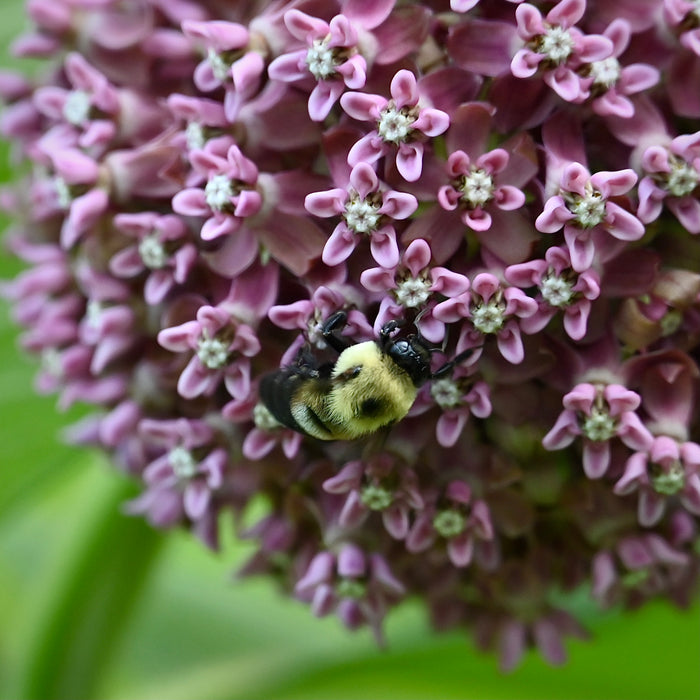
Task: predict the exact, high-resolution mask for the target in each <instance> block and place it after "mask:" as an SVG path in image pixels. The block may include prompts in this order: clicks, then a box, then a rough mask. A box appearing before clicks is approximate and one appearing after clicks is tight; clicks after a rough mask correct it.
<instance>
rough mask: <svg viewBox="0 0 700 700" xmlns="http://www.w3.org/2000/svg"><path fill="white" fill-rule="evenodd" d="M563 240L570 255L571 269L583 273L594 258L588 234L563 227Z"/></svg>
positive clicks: (593, 249) (592, 246)
mask: <svg viewBox="0 0 700 700" xmlns="http://www.w3.org/2000/svg"><path fill="white" fill-rule="evenodd" d="M564 240H565V241H566V245H567V246H568V249H569V254H570V255H571V267H572V268H573V269H574V270H575V271H576V272H585V271H586V270H588V269H589V268H590V267H591V265H593V259H594V258H595V245H594V243H593V239H592V238H591V236H590V232H588V231H582V230H580V229H577V228H574V227H573V226H565V227H564Z"/></svg>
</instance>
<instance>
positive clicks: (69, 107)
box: [63, 90, 92, 126]
mask: <svg viewBox="0 0 700 700" xmlns="http://www.w3.org/2000/svg"><path fill="white" fill-rule="evenodd" d="M91 104H92V99H91V97H90V94H89V93H87V92H85V90H73V91H72V92H69V93H68V96H67V97H66V102H65V104H64V105H63V116H64V117H65V119H66V121H67V122H68V123H70V124H74V125H75V126H80V125H81V124H84V123H85V122H86V121H87V120H88V116H89V115H90V107H91Z"/></svg>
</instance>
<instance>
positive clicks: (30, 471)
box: [0, 0, 700, 700]
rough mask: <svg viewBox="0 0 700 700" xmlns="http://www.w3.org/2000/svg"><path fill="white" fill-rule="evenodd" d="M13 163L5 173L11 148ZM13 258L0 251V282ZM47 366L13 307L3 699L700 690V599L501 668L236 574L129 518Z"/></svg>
mask: <svg viewBox="0 0 700 700" xmlns="http://www.w3.org/2000/svg"><path fill="white" fill-rule="evenodd" d="M24 26H25V21H24V19H23V14H22V3H20V2H17V0H12V2H8V0H5V2H4V3H3V9H2V24H1V26H0V48H2V51H1V52H0V53H1V54H2V58H0V66H2V67H4V66H8V65H17V64H16V62H14V61H12V60H11V59H10V58H9V57H8V56H7V47H8V45H9V43H10V38H11V37H12V36H15V35H16V34H17V33H18V32H19V31H20V30H21V29H22V28H23V27H24ZM0 161H1V166H0V167H1V169H2V171H1V176H2V180H3V181H6V180H8V179H10V178H11V177H12V173H11V167H10V166H9V165H8V163H7V147H6V145H3V146H2V150H1V152H0ZM0 223H1V224H2V228H3V229H4V228H5V227H6V226H7V223H8V222H7V220H6V219H2V220H1V221H0ZM18 269H19V266H18V264H17V263H16V261H14V260H11V259H10V258H9V257H7V255H5V254H4V253H3V254H1V255H0V278H5V279H6V278H8V277H11V276H12V275H13V274H15V273H16V271H17V270H18ZM34 371H35V364H34V362H32V361H31V360H30V359H28V358H26V357H24V356H23V355H22V353H21V352H20V351H19V350H18V347H17V329H16V328H15V327H14V326H13V324H12V323H11V321H10V314H9V309H8V307H7V305H6V304H1V305H0V438H1V442H0V444H1V447H0V699H1V700H29V699H32V700H33V699H35V698H37V699H38V698H43V699H46V700H48V699H53V698H57V699H60V700H87V699H88V698H90V699H91V700H147V699H150V698H153V699H154V700H155V699H158V700H178V699H180V698H182V699H183V700H192V699H193V698H197V699H198V700H215V699H221V700H234V699H236V698H247V699H249V700H255V699H256V698H261V699H262V698H265V699H267V700H278V699H279V700H281V699H283V698H284V699H290V700H291V699H295V698H299V699H301V698H305V699H312V698H335V699H337V700H341V699H343V698H352V699H354V700H361V699H363V698H372V699H373V698H377V699H389V698H402V699H404V700H419V699H420V700H433V699H438V698H440V699H445V700H449V699H452V698H454V699H460V700H469V699H483V700H486V699H495V698H523V699H526V698H533V699H534V698H538V699H546V700H569V699H571V700H594V699H595V700H645V699H648V700H692V699H694V698H700V664H699V662H700V624H699V623H700V606H698V605H697V604H696V605H695V607H694V608H693V609H692V610H690V611H685V612H681V611H678V610H676V609H674V608H672V607H671V606H669V605H666V604H663V603H659V604H655V605H652V606H649V607H648V609H645V610H643V611H641V612H639V613H636V614H632V615H626V616H620V615H597V614H596V615H593V616H590V617H589V618H588V620H587V624H588V627H589V628H590V630H591V632H592V633H593V636H594V639H593V641H591V642H589V643H583V642H578V641H573V642H569V643H568V650H569V655H570V660H569V663H568V665H567V666H565V667H563V668H557V669H552V668H550V667H548V666H546V664H544V662H542V661H541V660H540V659H539V657H538V656H537V655H536V654H534V653H531V654H529V655H528V656H527V657H526V659H525V661H524V663H523V664H522V666H521V667H520V668H519V669H518V670H517V671H515V672H514V673H512V674H510V675H507V676H503V675H501V674H499V672H498V668H497V662H496V660H495V659H494V658H492V657H490V656H485V655H483V654H481V653H479V652H477V651H476V650H475V649H474V648H473V646H472V644H471V642H470V641H469V640H467V639H466V637H465V636H464V635H462V634H458V633H451V634H444V635H435V634H433V633H432V632H431V631H430V629H429V627H428V623H427V620H426V617H425V615H424V613H423V611H422V610H421V608H420V606H419V605H418V604H417V603H410V604H408V605H406V606H405V607H404V608H403V609H402V610H400V611H398V612H397V613H394V614H393V615H392V616H391V617H390V618H389V621H388V626H387V638H388V641H389V649H388V650H387V651H380V650H378V649H377V648H376V646H375V644H374V641H373V639H372V637H371V635H370V634H369V632H367V631H360V632H358V633H349V632H347V631H345V630H344V629H343V628H342V627H341V625H340V623H339V622H338V621H337V620H335V619H324V620H316V619H314V618H313V617H311V615H310V613H309V612H308V610H307V609H306V608H305V607H304V606H302V605H301V604H299V603H297V602H295V601H292V600H287V599H283V598H281V597H280V596H278V594H277V593H276V591H275V590H274V587H273V585H272V584H270V583H268V582H266V581H262V580H256V581H245V582H233V581H232V577H231V572H232V571H233V569H234V568H235V565H236V564H237V563H238V562H240V561H242V560H243V559H244V558H245V557H246V555H247V553H249V551H250V550H249V548H248V545H245V544H241V543H236V542H235V541H233V538H231V537H229V538H228V541H226V542H225V543H224V547H223V549H222V552H221V553H219V554H218V555H214V554H212V553H210V552H208V551H207V550H205V549H204V547H202V546H201V545H200V544H199V543H198V542H197V541H196V540H194V539H193V538H192V537H191V536H189V535H187V534H185V533H179V532H175V533H169V534H168V535H165V536H164V535H162V534H161V533H157V532H154V531H153V530H152V529H150V528H149V527H148V526H147V525H145V524H144V523H143V522H141V521H140V520H138V519H133V518H128V517H126V516H124V515H122V514H121V512H120V505H121V503H122V502H123V501H124V500H125V499H126V498H128V497H130V496H131V495H133V494H134V493H135V492H136V489H135V487H134V485H133V484H130V483H129V481H128V480H127V479H126V478H124V477H123V476H121V475H120V474H119V473H117V472H116V471H115V470H112V469H110V467H109V465H108V464H107V463H106V462H105V460H104V459H102V458H101V456H100V455H98V454H95V453H91V452H87V451H81V450H77V449H72V448H70V447H67V446H65V445H63V444H62V443H61V442H60V436H59V434H60V430H61V428H62V427H63V426H65V425H66V424H68V423H69V422H71V421H73V420H75V419H76V418H78V417H79V415H80V411H79V410H73V411H71V412H69V414H68V415H60V414H58V413H57V411H56V409H55V405H54V404H55V401H54V399H53V398H47V397H43V398H42V397H37V396H35V395H34V394H33V391H32V381H33V375H34ZM586 609H588V606H587V605H586Z"/></svg>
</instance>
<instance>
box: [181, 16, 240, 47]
mask: <svg viewBox="0 0 700 700" xmlns="http://www.w3.org/2000/svg"><path fill="white" fill-rule="evenodd" d="M182 31H183V32H184V34H185V36H188V37H190V38H192V39H197V40H199V41H201V42H202V43H203V44H205V45H206V46H211V47H212V48H213V49H215V50H216V51H229V50H230V49H240V48H243V47H244V46H246V45H247V43H248V40H249V34H248V30H247V29H246V28H245V27H244V26H243V25H242V24H238V23H236V22H225V21H211V22H198V21H196V20H191V19H186V20H184V21H183V22H182Z"/></svg>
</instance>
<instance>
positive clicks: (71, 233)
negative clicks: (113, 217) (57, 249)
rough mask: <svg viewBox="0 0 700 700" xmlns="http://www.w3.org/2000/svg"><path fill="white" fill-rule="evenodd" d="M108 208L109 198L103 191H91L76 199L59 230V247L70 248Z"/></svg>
mask: <svg viewBox="0 0 700 700" xmlns="http://www.w3.org/2000/svg"><path fill="white" fill-rule="evenodd" d="M108 206H109V197H108V195H107V193H106V192H105V191H104V190H100V189H93V190H89V191H88V192H86V193H85V194H84V195H81V196H80V197H76V198H75V199H74V200H73V202H72V203H71V207H70V213H69V215H68V218H67V219H66V220H65V221H64V222H63V227H62V228H61V246H62V247H63V248H66V249H68V248H72V247H73V245H74V244H75V243H76V242H77V241H78V239H79V238H80V237H81V236H82V235H83V234H84V233H86V232H87V231H88V230H89V229H90V228H91V227H92V226H94V225H95V224H96V223H97V222H98V221H99V219H100V217H101V216H102V214H104V212H105V211H106V210H107V207H108Z"/></svg>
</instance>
